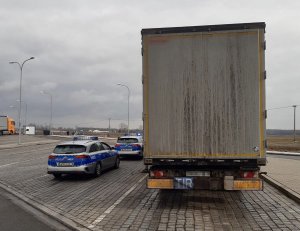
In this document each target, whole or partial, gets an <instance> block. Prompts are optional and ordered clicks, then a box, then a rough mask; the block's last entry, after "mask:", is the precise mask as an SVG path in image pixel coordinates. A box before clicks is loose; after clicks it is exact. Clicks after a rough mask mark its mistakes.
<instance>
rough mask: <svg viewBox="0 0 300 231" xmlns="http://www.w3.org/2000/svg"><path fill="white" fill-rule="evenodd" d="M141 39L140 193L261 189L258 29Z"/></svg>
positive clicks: (165, 33) (195, 29) (148, 34)
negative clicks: (145, 172)
mask: <svg viewBox="0 0 300 231" xmlns="http://www.w3.org/2000/svg"><path fill="white" fill-rule="evenodd" d="M141 34H142V67H143V75H142V82H143V123H144V164H145V165H148V167H149V176H148V179H147V187H148V188H159V189H208V190H262V189H263V182H262V180H261V179H260V178H259V174H260V166H263V165H265V164H266V154H265V153H266V135H265V122H266V110H265V79H266V72H265V48H266V43H265V23H264V22H258V23H240V24H225V25H208V26H190V27H170V28H151V29H143V30H142V31H141Z"/></svg>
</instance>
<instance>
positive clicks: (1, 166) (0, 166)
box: [0, 156, 46, 168]
mask: <svg viewBox="0 0 300 231" xmlns="http://www.w3.org/2000/svg"><path fill="white" fill-rule="evenodd" d="M44 158H46V157H45V156H44V157H40V158H34V159H31V160H25V161H19V162H13V163H9V164H4V165H0V168H3V167H7V166H10V165H14V164H19V163H25V162H30V161H33V160H38V159H44Z"/></svg>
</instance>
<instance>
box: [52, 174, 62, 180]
mask: <svg viewBox="0 0 300 231" xmlns="http://www.w3.org/2000/svg"><path fill="white" fill-rule="evenodd" d="M53 176H54V178H55V179H60V178H61V174H60V173H53Z"/></svg>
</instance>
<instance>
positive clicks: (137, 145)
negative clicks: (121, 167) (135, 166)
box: [115, 136, 144, 158]
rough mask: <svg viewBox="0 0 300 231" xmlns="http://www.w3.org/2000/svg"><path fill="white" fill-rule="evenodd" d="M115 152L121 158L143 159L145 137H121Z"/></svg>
mask: <svg viewBox="0 0 300 231" xmlns="http://www.w3.org/2000/svg"><path fill="white" fill-rule="evenodd" d="M115 150H116V151H117V152H118V154H119V155H120V156H121V157H125V156H136V157H138V158H143V151H144V146H143V137H142V136H121V137H119V138H118V140H117V143H116V145H115Z"/></svg>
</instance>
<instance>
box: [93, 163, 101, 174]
mask: <svg viewBox="0 0 300 231" xmlns="http://www.w3.org/2000/svg"><path fill="white" fill-rule="evenodd" d="M101 171H102V169H101V163H97V164H96V167H95V173H94V175H95V176H96V177H97V176H100V175H101Z"/></svg>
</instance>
